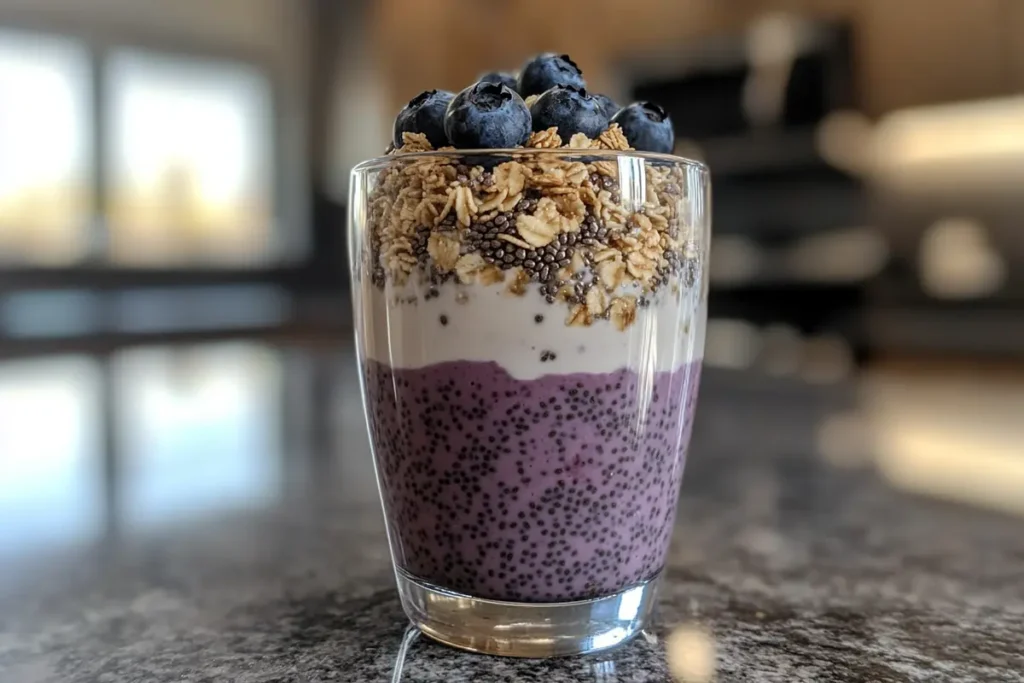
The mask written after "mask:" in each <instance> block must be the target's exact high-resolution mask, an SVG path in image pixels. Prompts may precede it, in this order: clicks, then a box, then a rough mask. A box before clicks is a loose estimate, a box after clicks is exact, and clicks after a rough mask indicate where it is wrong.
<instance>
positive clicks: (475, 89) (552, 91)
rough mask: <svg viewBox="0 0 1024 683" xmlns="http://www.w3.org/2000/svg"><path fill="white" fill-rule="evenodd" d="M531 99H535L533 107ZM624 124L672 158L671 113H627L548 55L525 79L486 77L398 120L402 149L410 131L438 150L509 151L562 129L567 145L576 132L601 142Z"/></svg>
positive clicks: (632, 140) (648, 147) (425, 99)
mask: <svg viewBox="0 0 1024 683" xmlns="http://www.w3.org/2000/svg"><path fill="white" fill-rule="evenodd" d="M524 98H527V99H530V100H531V103H530V105H529V106H528V105H527V103H526V100H525V99H524ZM613 123H614V124H618V126H619V127H620V128H621V129H622V133H623V134H624V135H625V136H626V140H628V141H629V144H630V146H631V147H633V148H634V149H637V150H641V151H646V152H662V153H669V152H671V151H672V148H673V147H674V145H675V131H674V130H673V128H672V119H671V118H670V117H669V115H668V113H667V112H666V111H665V110H664V109H663V108H662V107H660V106H659V105H657V104H654V103H653V102H634V103H633V104H630V105H629V106H626V107H620V106H619V105H618V104H616V103H615V101H614V100H613V99H612V98H610V97H608V96H607V95H601V94H597V95H592V94H590V93H588V92H587V90H586V82H585V81H584V80H583V72H582V71H581V70H580V68H579V67H578V66H576V63H575V62H573V61H572V60H571V59H569V56H568V55H556V54H554V53H550V52H546V53H544V54H540V55H537V56H536V57H533V58H532V59H530V60H529V61H528V62H526V64H524V65H523V68H522V69H521V70H520V71H519V74H518V75H514V74H511V73H506V72H497V71H496V72H491V73H486V74H484V75H482V76H481V77H480V79H479V80H478V81H477V82H476V83H474V84H473V85H471V86H469V87H468V88H466V89H465V90H463V91H462V92H460V93H458V94H453V93H450V92H447V91H444V90H428V91H426V92H423V93H420V94H419V95H417V96H416V97H414V98H413V99H412V100H410V102H409V104H407V105H406V106H405V107H404V108H403V109H402V111H401V112H399V114H398V117H397V118H396V119H395V127H394V140H393V144H394V146H395V148H400V147H401V146H402V142H403V139H402V134H403V133H422V134H423V135H425V136H426V138H427V140H429V141H430V144H431V145H433V146H434V147H435V148H439V147H444V146H448V145H451V146H453V147H456V148H459V149H504V148H511V147H521V146H523V145H525V144H526V142H527V140H528V139H529V137H530V133H531V132H533V131H542V130H547V129H548V128H557V129H558V135H559V136H560V137H561V138H562V139H563V140H568V139H569V138H571V137H572V136H573V135H575V134H577V133H583V134H584V135H586V136H587V137H589V138H597V137H598V136H599V135H600V134H601V133H602V132H604V131H605V130H606V129H607V128H608V127H609V126H610V125H611V124H613Z"/></svg>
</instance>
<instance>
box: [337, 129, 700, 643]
mask: <svg viewBox="0 0 1024 683" xmlns="http://www.w3.org/2000/svg"><path fill="white" fill-rule="evenodd" d="M709 200H710V185H709V176H708V171H707V168H706V167H705V166H704V165H702V164H700V163H698V162H695V161H690V160H686V159H682V158H679V157H675V156H669V155H661V154H652V153H645V152H634V151H610V150H601V149H566V148H561V149H551V150H544V149H514V150H460V151H458V152H454V151H440V152H434V151H430V152H413V153H407V154H397V155H392V156H388V157H383V158H380V159H374V160H371V161H367V162H365V163H362V164H360V165H359V166H357V167H356V168H355V169H354V170H353V172H352V184H351V196H350V211H351V216H350V223H349V250H350V252H349V253H350V255H351V261H352V262H351V267H352V285H353V299H354V309H355V326H356V349H357V355H358V362H359V364H360V369H361V373H360V377H361V382H362V391H363V400H364V406H365V410H366V418H367V422H368V425H369V430H370V436H371V447H372V451H373V458H374V463H375V469H376V473H377V479H378V485H379V488H380V494H381V499H382V503H383V507H384V516H385V520H386V524H387V533H388V539H389V543H390V547H391V553H392V558H393V561H394V567H395V573H396V577H397V581H398V589H399V594H400V598H401V601H402V606H403V608H404V610H405V612H406V614H407V615H408V616H409V618H410V620H411V621H412V622H413V624H415V625H416V626H417V627H419V628H420V629H421V630H422V631H423V632H424V633H426V634H427V635H428V636H430V637H432V638H434V639H436V640H438V641H441V642H443V643H447V644H449V645H453V646H455V647H459V648H463V649H467V650H471V651H476V652H485V653H491V654H499V655H510V656H524V657H545V656H556V655H567V654H577V653H585V652H593V651H597V650H602V649H605V648H609V647H612V646H614V645H617V644H619V643H622V642H624V641H626V640H628V639H629V638H630V637H632V636H633V635H635V634H637V633H638V632H639V631H640V630H641V629H642V628H643V627H644V625H645V624H646V623H647V622H648V620H649V618H650V615H651V610H652V608H653V606H654V601H655V593H656V589H657V586H658V581H659V577H660V576H661V573H662V570H663V568H664V566H665V561H666V555H667V551H668V546H669V541H670V538H671V534H672V527H673V524H674V519H675V513H676V503H677V497H678V494H679V487H680V484H681V481H682V474H683V467H684V465H685V462H686V452H687V447H688V443H689V439H690V431H691V425H692V420H693V412H694V408H695V403H696V396H697V386H698V382H699V376H700V363H701V359H702V357H703V346H704V329H705V323H706V302H707V276H706V263H707V253H708V247H709V239H710V203H709Z"/></svg>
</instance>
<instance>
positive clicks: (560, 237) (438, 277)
mask: <svg viewBox="0 0 1024 683" xmlns="http://www.w3.org/2000/svg"><path fill="white" fill-rule="evenodd" d="M403 140H404V145H403V146H402V147H400V148H399V149H398V150H397V151H394V152H392V154H393V155H394V158H395V163H394V164H393V165H392V166H391V167H390V168H387V169H385V170H384V171H382V172H381V173H380V175H379V176H378V182H377V185H376V187H375V188H374V189H373V191H372V193H371V196H370V201H369V214H368V217H367V221H368V223H367V231H368V235H369V239H368V240H367V244H368V249H369V254H368V255H367V256H368V263H369V264H370V265H371V268H372V274H371V276H372V279H373V283H374V285H375V286H377V287H379V288H384V287H385V285H386V284H387V283H392V284H394V285H397V286H401V285H404V284H405V283H407V282H408V281H409V280H410V278H417V279H418V280H420V281H422V282H424V283H426V284H428V285H429V286H430V289H428V290H427V291H428V294H427V297H428V298H429V297H430V292H431V291H433V292H434V293H435V295H436V291H437V289H436V287H437V286H439V285H442V284H444V283H446V282H449V281H451V282H452V283H453V285H457V286H470V285H478V286H492V285H498V284H499V283H505V285H504V286H505V287H506V292H507V293H508V294H509V295H511V296H527V295H530V292H532V291H537V292H539V294H540V296H542V297H543V298H544V299H545V300H546V301H547V302H548V303H549V304H552V305H559V306H564V307H566V314H565V318H564V320H565V324H566V325H570V326H589V325H593V324H595V323H596V321H598V320H607V321H608V322H609V323H610V324H611V325H613V326H614V327H615V328H616V329H618V330H625V329H628V328H629V327H630V325H632V324H633V322H634V321H635V319H636V316H637V309H638V308H643V307H645V306H647V305H648V304H649V303H650V301H651V300H652V299H653V298H654V297H656V296H658V295H659V294H658V293H659V292H660V291H661V290H663V289H664V290H665V295H666V296H678V295H679V287H680V285H682V286H684V287H689V286H692V285H693V284H694V281H695V280H696V277H697V274H698V272H699V270H700V264H699V263H698V262H697V259H698V252H697V250H696V249H695V248H694V245H693V242H692V240H691V239H690V237H691V236H690V227H689V226H687V225H685V224H684V220H685V214H683V212H684V211H685V209H686V203H685V202H686V199H685V197H684V196H683V193H682V188H683V187H684V185H685V182H684V181H685V179H684V178H683V177H682V171H681V170H679V169H678V168H674V167H661V166H655V165H654V164H651V163H647V164H646V172H645V176H643V177H641V178H640V180H641V181H642V184H641V187H640V188H639V189H637V188H635V187H633V188H628V189H627V188H626V187H625V186H623V187H622V188H621V193H622V194H623V195H626V196H627V197H628V201H624V200H623V197H622V196H620V186H619V181H618V179H617V178H618V165H617V164H616V163H615V162H614V161H608V160H590V161H587V158H586V150H590V149H607V150H622V151H624V150H628V149H630V148H629V143H628V142H627V141H626V138H625V136H624V135H623V132H622V130H621V129H619V127H618V126H617V125H615V124H613V125H611V126H610V127H609V128H608V129H607V130H605V131H604V132H602V133H601V135H600V136H599V137H598V138H597V139H596V140H593V139H590V138H587V137H586V135H583V134H581V133H578V134H576V135H573V136H572V138H571V139H570V140H568V141H563V140H562V139H561V138H560V137H559V135H558V132H557V129H555V128H550V129H547V130H542V131H538V132H535V133H533V134H532V135H531V136H530V139H529V141H528V143H527V144H528V146H529V147H533V148H537V149H539V150H561V151H562V153H563V154H564V153H566V152H567V151H569V150H572V151H573V152H575V151H577V150H578V151H579V159H578V160H574V159H571V158H566V157H564V156H562V157H556V156H555V155H553V154H546V153H544V151H531V150H529V149H524V151H523V153H522V154H519V153H515V154H512V155H511V158H510V159H509V160H508V161H505V162H504V163H501V164H498V165H496V166H493V167H484V166H480V165H475V166H474V165H470V161H469V160H465V161H463V160H461V158H460V157H458V156H456V155H454V154H453V155H452V156H450V157H448V156H445V155H438V156H436V157H435V156H430V157H423V158H419V159H415V160H403V159H402V157H403V155H404V153H406V152H423V151H430V150H431V149H432V147H431V145H430V142H429V141H428V140H427V139H426V136H424V135H422V134H420V133H404V134H403ZM448 149H450V148H448ZM448 149H442V150H440V151H448ZM638 191H639V192H640V193H641V196H639V197H638V196H636V194H635V193H636V192H638ZM627 192H630V194H628V195H627ZM534 286H535V287H534ZM460 296H462V300H463V301H464V300H466V297H467V296H468V295H465V294H464V293H462V292H460ZM605 324H608V323H605Z"/></svg>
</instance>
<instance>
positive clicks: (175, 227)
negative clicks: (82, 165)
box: [106, 51, 275, 266]
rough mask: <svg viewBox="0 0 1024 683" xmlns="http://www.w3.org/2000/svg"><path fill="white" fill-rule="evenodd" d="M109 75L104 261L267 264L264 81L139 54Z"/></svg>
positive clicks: (252, 73)
mask: <svg viewBox="0 0 1024 683" xmlns="http://www.w3.org/2000/svg"><path fill="white" fill-rule="evenodd" d="M107 66H108V71H107V73H108V76H109V80H108V85H109V89H108V93H109V101H108V103H107V112H108V116H109V126H108V137H107V139H108V144H109V149H108V150H107V154H106V159H107V166H108V173H107V183H108V188H109V195H108V202H107V206H108V210H109V216H108V220H107V224H108V228H109V230H110V235H109V245H110V256H111V259H112V260H113V261H114V262H115V263H117V264H124V265H132V266H168V265H232V266H244V265H252V264H257V263H260V262H265V261H267V260H268V259H269V258H271V257H273V256H274V255H275V254H274V252H275V245H274V244H273V241H274V229H273V228H274V226H273V222H274V221H273V212H274V201H273V195H274V183H273V177H272V162H271V158H272V149H271V147H272V146H271V141H272V139H273V132H272V123H271V115H272V111H271V106H272V105H271V93H270V85H269V83H268V82H267V79H266V78H265V77H264V76H263V75H262V74H261V73H260V72H258V71H257V70H256V69H254V68H251V67H249V66H246V65H242V64H232V63H227V62H212V61H203V60H193V59H187V58H175V57H166V56H159V55H154V54H149V53H144V52H140V51H121V52H118V53H116V54H115V55H114V56H113V57H112V58H111V59H110V61H109V63H108V65H107Z"/></svg>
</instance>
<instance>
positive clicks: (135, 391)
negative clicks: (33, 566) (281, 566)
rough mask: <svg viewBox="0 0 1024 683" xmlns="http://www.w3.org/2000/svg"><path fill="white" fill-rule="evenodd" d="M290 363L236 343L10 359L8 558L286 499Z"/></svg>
mask: <svg viewBox="0 0 1024 683" xmlns="http://www.w3.org/2000/svg"><path fill="white" fill-rule="evenodd" d="M287 356H288V354H287V353H286V352H281V351H277V350H273V349H270V348H268V347H263V346H259V345H254V344H241V343H236V344H220V345H212V346H206V347H195V348H185V349H165V348H151V349H140V350H133V351H127V352H124V353H122V354H120V355H118V356H116V357H114V358H111V359H109V362H105V361H103V360H97V359H94V358H87V357H64V358H48V359H40V360H32V361H24V362H8V363H0V519H4V520H5V521H8V520H13V523H5V524H3V525H0V557H2V556H3V555H4V554H5V551H6V552H15V553H20V552H23V551H25V550H29V549H31V548H32V547H33V546H40V547H44V546H50V545H54V544H58V543H61V542H67V541H71V540H75V539H82V540H86V539H95V538H97V537H99V536H100V535H101V534H103V533H109V532H110V529H109V525H110V523H111V522H114V521H115V520H116V521H117V522H118V523H123V524H125V525H127V527H128V528H129V529H130V528H131V527H148V526H153V525H161V524H170V523H175V522H178V521H181V520H183V519H187V518H193V517H195V516H197V515H203V514H206V513H208V512H212V511H223V510H225V509H231V508H235V507H238V506H249V505H261V504H265V503H266V502H268V500H269V499H272V498H274V497H276V496H279V495H280V494H281V490H282V486H283V477H284V472H285V468H286V462H285V461H286V459H287V458H288V457H289V456H291V455H295V456H296V457H297V456H298V454H297V453H295V454H293V453H292V452H291V451H290V450H289V449H287V448H285V444H284V441H283V439H284V424H283V420H284V418H285V416H286V414H287V411H285V410H283V408H284V407H286V406H284V401H283V397H284V394H285V386H284V385H285V373H284V364H285V358H286V357H287ZM314 374H315V373H310V372H307V373H305V375H306V376H307V377H308V376H312V375H314ZM291 379H292V380H293V381H294V379H295V378H294V377H292V378H291ZM291 393H293V394H294V393H296V392H295V391H294V390H293V391H292V392H291ZM108 412H109V413H110V414H107V413H108Z"/></svg>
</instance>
